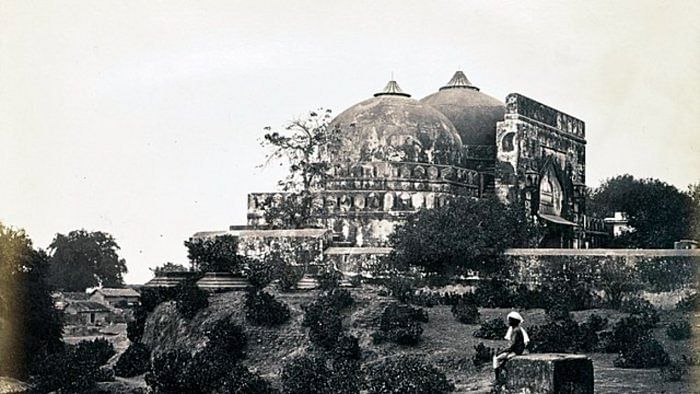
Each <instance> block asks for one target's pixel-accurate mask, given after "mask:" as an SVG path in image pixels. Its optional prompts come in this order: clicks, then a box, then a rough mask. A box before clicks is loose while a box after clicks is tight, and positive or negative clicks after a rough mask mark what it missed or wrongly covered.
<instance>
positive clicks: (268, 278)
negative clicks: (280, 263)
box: [245, 259, 277, 290]
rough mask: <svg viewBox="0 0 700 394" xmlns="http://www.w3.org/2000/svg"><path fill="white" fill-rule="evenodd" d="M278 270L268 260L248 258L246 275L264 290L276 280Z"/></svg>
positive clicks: (252, 282)
mask: <svg viewBox="0 0 700 394" xmlns="http://www.w3.org/2000/svg"><path fill="white" fill-rule="evenodd" d="M276 270H277V268H276V267H275V266H274V265H273V264H270V263H269V262H267V261H261V260H258V259H246V269H245V275H246V278H248V281H249V282H250V284H251V285H252V286H253V287H255V288H256V289H260V290H262V289H264V288H265V287H267V285H269V284H270V283H271V282H272V281H273V280H275V273H276Z"/></svg>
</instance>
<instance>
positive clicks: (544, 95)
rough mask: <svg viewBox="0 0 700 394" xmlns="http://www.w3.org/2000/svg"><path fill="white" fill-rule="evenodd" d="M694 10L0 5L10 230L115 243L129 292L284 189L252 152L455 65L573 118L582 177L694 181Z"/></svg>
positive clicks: (425, 90) (4, 192)
mask: <svg viewBox="0 0 700 394" xmlns="http://www.w3.org/2000/svg"><path fill="white" fill-rule="evenodd" d="M699 19H700V2H698V1H663V2H662V1H640V0H632V1H580V2H571V1H567V2H559V1H557V2H554V1H552V2H539V1H500V2H498V1H480V2H471V1H420V2H418V1H406V0H403V1H381V2H380V1H366V2H365V1H358V0H354V1H347V2H343V1H337V0H333V1H320V0H317V1H294V2H290V1H276V2H275V1H261V0H255V1H247V2H243V1H138V2H137V1H124V0H119V1H106V0H102V1H61V2H49V1H41V2H39V1H36V2H34V1H24V0H18V1H7V0H0V171H1V173H2V175H3V177H2V183H1V184H0V221H2V222H3V223H4V224H9V225H13V226H16V227H20V228H24V229H26V230H27V232H28V233H29V235H30V237H31V238H32V239H33V240H34V243H35V245H36V246H38V247H42V248H45V247H47V246H48V245H49V243H50V242H51V240H52V239H53V237H54V235H55V234H56V233H57V232H60V233H67V232H69V231H71V230H74V229H79V228H85V229H87V230H101V231H106V232H108V233H110V234H112V235H114V237H115V238H116V240H117V242H118V244H119V245H120V246H121V248H122V250H121V255H122V256H123V257H124V258H125V259H126V261H127V264H128V268H129V273H128V274H127V276H126V279H127V281H128V282H131V283H143V282H144V281H146V280H148V279H149V278H150V276H151V273H150V271H149V270H148V268H149V267H154V266H156V265H160V264H162V263H164V262H166V261H173V262H178V263H184V262H186V251H185V248H184V246H183V244H182V243H183V241H184V240H185V239H187V238H188V237H189V236H190V235H191V234H192V233H194V232H196V231H201V230H218V229H226V228H227V226H228V225H230V224H242V223H244V221H245V205H246V194H247V193H248V192H252V191H267V190H272V189H273V187H274V184H275V181H276V179H277V178H278V177H279V176H280V174H281V171H280V170H279V169H260V168H257V167H256V166H257V165H259V164H260V163H262V161H263V157H264V154H263V152H262V151H261V149H260V148H259V145H258V144H259V138H260V137H261V135H262V129H263V127H264V126H266V125H270V126H280V125H282V124H283V123H284V122H285V121H287V120H290V119H292V118H295V117H298V116H300V115H302V114H304V113H305V112H306V111H308V110H310V109H314V108H318V107H326V108H331V109H333V110H334V111H335V112H336V113H338V112H340V111H342V110H343V109H345V108H347V107H349V106H350V105H352V104H354V103H356V102H358V101H360V100H363V99H366V98H368V97H370V96H371V95H372V94H373V93H375V92H377V91H378V90H380V89H381V88H382V87H383V86H384V85H385V83H386V82H387V80H388V79H389V77H390V75H391V73H392V72H393V73H394V76H395V78H396V80H397V81H398V82H399V84H400V86H401V87H402V88H403V90H405V91H406V92H408V93H411V94H412V95H413V97H414V98H421V97H424V96H425V95H428V94H430V93H432V92H434V91H435V90H437V89H438V88H439V87H440V86H442V85H443V84H445V83H446V82H447V81H448V80H449V79H450V77H451V76H452V74H453V73H454V71H455V70H457V69H458V68H461V69H463V70H464V72H465V73H466V74H467V76H468V77H469V79H470V80H471V81H472V82H473V83H474V84H475V85H477V86H479V87H480V88H481V90H482V91H483V92H485V93H487V94H490V95H492V96H495V97H497V98H499V99H501V100H502V99H504V98H505V96H506V95H507V94H508V93H511V92H518V93H522V94H524V95H526V96H529V97H532V98H534V99H536V100H538V101H541V102H543V103H546V104H548V105H550V106H553V107H555V108H557V109H559V110H562V111H564V112H567V113H569V114H571V115H573V116H576V117H579V118H581V119H583V120H584V121H585V122H586V129H587V139H588V147H587V180H588V184H589V185H591V186H596V185H598V184H599V182H600V181H601V180H602V179H605V178H606V177H610V176H614V175H617V174H622V173H631V174H633V175H635V176H640V177H655V178H659V179H662V180H664V181H667V182H669V183H672V184H674V185H676V186H678V187H679V188H682V189H685V187H686V186H687V185H688V184H689V183H691V182H697V181H698V180H700V154H699V151H700V142H699V140H700V138H699V135H700V133H699V131H698V122H699V121H700V97H699V96H700V93H699V92H700V23H698V20H699Z"/></svg>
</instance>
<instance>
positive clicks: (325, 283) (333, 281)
mask: <svg viewBox="0 0 700 394" xmlns="http://www.w3.org/2000/svg"><path fill="white" fill-rule="evenodd" d="M342 279H343V274H342V273H340V271H336V270H330V271H324V272H322V273H321V274H320V275H319V276H318V285H319V287H320V288H321V289H322V290H332V289H336V288H338V286H340V281H341V280H342Z"/></svg>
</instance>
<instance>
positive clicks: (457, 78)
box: [440, 71, 479, 90]
mask: <svg viewBox="0 0 700 394" xmlns="http://www.w3.org/2000/svg"><path fill="white" fill-rule="evenodd" d="M454 88H467V89H474V90H479V88H477V87H476V86H474V85H472V83H471V82H469V79H467V76H466V75H464V73H463V72H462V71H457V72H456V73H455V75H453V76H452V79H450V82H448V83H447V85H445V86H443V87H441V88H440V90H443V89H454Z"/></svg>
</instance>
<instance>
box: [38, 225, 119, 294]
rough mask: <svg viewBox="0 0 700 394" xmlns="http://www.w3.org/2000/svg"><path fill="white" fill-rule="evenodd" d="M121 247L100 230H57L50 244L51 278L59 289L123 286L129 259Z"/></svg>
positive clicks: (76, 289) (82, 289) (52, 282)
mask: <svg viewBox="0 0 700 394" xmlns="http://www.w3.org/2000/svg"><path fill="white" fill-rule="evenodd" d="M118 250H119V245H117V242H116V241H115V240H114V238H113V237H112V236H111V235H109V234H107V233H103V232H101V231H95V232H88V231H85V230H76V231H71V232H70V233H68V235H63V234H56V237H55V238H54V240H53V241H52V242H51V245H49V251H50V252H51V273H50V277H49V279H50V282H51V284H52V285H53V286H54V287H56V288H57V289H61V290H64V291H77V292H84V291H85V289H87V288H88V287H97V286H104V287H122V286H123V285H124V278H123V275H124V274H125V273H126V262H125V261H124V259H122V258H120V257H119V255H118V254H117V251H118Z"/></svg>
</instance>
